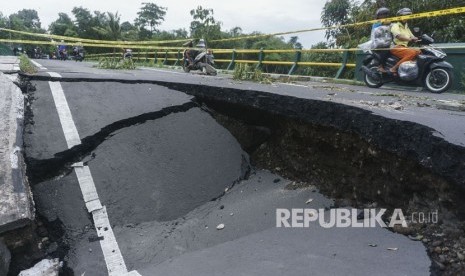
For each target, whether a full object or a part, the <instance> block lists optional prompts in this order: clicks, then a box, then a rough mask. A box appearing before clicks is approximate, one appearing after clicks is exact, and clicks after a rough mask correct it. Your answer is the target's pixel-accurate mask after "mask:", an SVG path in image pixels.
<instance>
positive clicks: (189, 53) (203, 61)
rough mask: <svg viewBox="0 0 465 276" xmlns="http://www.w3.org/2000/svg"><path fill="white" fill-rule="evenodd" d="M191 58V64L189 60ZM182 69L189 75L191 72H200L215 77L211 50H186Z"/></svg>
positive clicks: (215, 72)
mask: <svg viewBox="0 0 465 276" xmlns="http://www.w3.org/2000/svg"><path fill="white" fill-rule="evenodd" d="M192 58H193V60H192V62H190V60H191V59H192ZM183 60H184V62H183V63H182V69H183V70H184V72H186V73H189V72H190V71H191V70H200V71H202V72H203V73H204V74H206V75H212V76H216V74H217V71H216V69H215V67H213V66H214V65H215V58H214V56H213V54H212V52H211V50H206V49H201V50H200V51H198V50H194V49H186V50H184V53H183Z"/></svg>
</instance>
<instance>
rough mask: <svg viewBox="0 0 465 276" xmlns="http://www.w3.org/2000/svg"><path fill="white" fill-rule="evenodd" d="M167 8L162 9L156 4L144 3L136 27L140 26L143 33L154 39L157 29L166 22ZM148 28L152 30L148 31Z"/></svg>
mask: <svg viewBox="0 0 465 276" xmlns="http://www.w3.org/2000/svg"><path fill="white" fill-rule="evenodd" d="M166 10H167V8H165V7H160V6H158V5H157V4H154V3H142V7H141V8H140V11H139V12H138V13H137V15H138V17H137V18H136V20H135V24H136V26H138V27H139V28H140V29H141V31H142V33H143V34H145V35H146V36H148V37H149V38H151V37H152V35H153V34H154V32H155V31H156V27H157V26H158V25H160V24H161V23H162V22H163V21H164V20H165V15H166ZM146 27H149V28H150V29H149V30H148V31H147V29H146Z"/></svg>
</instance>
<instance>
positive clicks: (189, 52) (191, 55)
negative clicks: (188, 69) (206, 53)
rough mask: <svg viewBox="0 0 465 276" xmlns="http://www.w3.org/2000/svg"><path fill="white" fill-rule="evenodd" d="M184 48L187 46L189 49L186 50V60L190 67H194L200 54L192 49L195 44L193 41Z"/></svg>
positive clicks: (185, 44)
mask: <svg viewBox="0 0 465 276" xmlns="http://www.w3.org/2000/svg"><path fill="white" fill-rule="evenodd" d="M182 46H186V47H187V48H188V49H186V50H185V53H186V58H187V60H188V62H189V65H188V66H192V65H193V64H194V58H195V56H196V55H197V53H198V51H196V50H194V49H192V47H194V42H193V41H192V40H191V41H189V42H187V43H184V44H183V45H182Z"/></svg>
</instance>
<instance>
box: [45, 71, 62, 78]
mask: <svg viewBox="0 0 465 276" xmlns="http://www.w3.org/2000/svg"><path fill="white" fill-rule="evenodd" d="M47 74H49V75H50V77H52V78H61V75H60V74H58V73H55V72H47Z"/></svg>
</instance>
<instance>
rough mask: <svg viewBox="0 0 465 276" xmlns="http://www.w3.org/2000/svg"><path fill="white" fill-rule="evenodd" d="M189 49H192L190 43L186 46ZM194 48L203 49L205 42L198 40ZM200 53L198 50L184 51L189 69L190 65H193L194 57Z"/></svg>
mask: <svg viewBox="0 0 465 276" xmlns="http://www.w3.org/2000/svg"><path fill="white" fill-rule="evenodd" d="M187 46H188V47H189V48H192V47H193V42H192V41H190V42H189V43H188V45H187ZM195 47H197V48H202V49H203V48H205V47H206V45H205V40H204V39H200V40H199V42H198V43H197V45H195ZM199 53H200V51H199V50H195V49H189V50H186V56H187V59H188V60H189V67H191V66H192V65H194V59H195V57H196V56H197V55H198V54H199Z"/></svg>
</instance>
